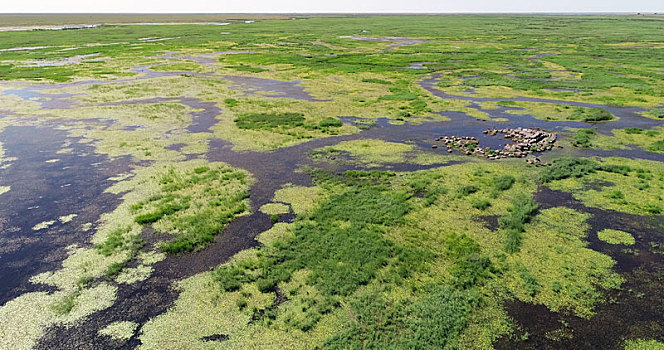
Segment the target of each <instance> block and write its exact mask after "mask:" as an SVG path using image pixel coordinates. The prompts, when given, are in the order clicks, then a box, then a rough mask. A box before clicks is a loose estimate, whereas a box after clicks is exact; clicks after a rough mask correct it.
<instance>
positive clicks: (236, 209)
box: [113, 165, 249, 253]
mask: <svg viewBox="0 0 664 350" xmlns="http://www.w3.org/2000/svg"><path fill="white" fill-rule="evenodd" d="M247 180H248V179H247V176H246V174H245V173H244V172H242V171H239V170H235V169H233V168H230V167H227V166H223V165H217V166H202V167H196V168H194V169H190V170H184V171H182V170H175V169H174V168H171V169H170V170H168V171H167V172H166V173H165V174H163V175H161V177H160V178H159V187H160V191H159V193H157V194H155V195H153V196H151V197H149V198H148V199H146V200H143V201H140V202H138V203H136V204H134V205H133V206H132V207H131V211H132V213H134V214H135V217H134V221H135V222H136V223H139V224H141V225H146V224H155V228H156V229H158V230H160V231H164V232H168V233H175V234H176V235H177V236H176V237H175V238H174V239H173V240H172V241H170V242H167V243H164V244H163V245H162V249H163V250H164V251H165V252H168V253H182V252H188V251H192V250H194V249H197V248H200V247H202V246H204V245H206V244H208V243H210V242H212V241H213V240H214V235H215V234H217V233H219V232H221V230H222V229H223V228H224V227H225V225H226V224H228V223H229V222H230V221H231V220H232V219H233V218H235V217H236V216H238V215H241V214H243V213H244V212H246V211H247V209H248V206H247V203H246V199H247V198H248V197H249V193H248V192H247V190H246V188H247V186H248V182H247ZM113 242H115V241H113ZM113 244H117V242H116V243H113Z"/></svg>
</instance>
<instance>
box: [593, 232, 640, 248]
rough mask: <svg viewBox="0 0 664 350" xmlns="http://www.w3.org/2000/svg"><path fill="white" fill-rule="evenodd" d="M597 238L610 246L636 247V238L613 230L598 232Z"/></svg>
mask: <svg viewBox="0 0 664 350" xmlns="http://www.w3.org/2000/svg"><path fill="white" fill-rule="evenodd" d="M597 238H599V239H600V240H601V241H604V242H606V243H610V244H624V245H634V243H635V241H634V236H632V235H631V234H629V233H627V232H624V231H619V230H612V229H604V230H602V231H599V232H597Z"/></svg>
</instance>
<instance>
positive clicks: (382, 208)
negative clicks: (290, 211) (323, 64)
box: [215, 172, 426, 328]
mask: <svg viewBox="0 0 664 350" xmlns="http://www.w3.org/2000/svg"><path fill="white" fill-rule="evenodd" d="M316 178H317V181H319V182H320V181H324V182H325V183H326V184H327V185H329V186H334V188H336V191H335V192H334V193H333V194H331V195H330V196H329V198H328V199H327V200H325V201H323V202H322V203H321V204H320V206H319V207H318V208H317V209H316V210H314V211H312V212H310V213H309V214H306V215H305V214H303V215H301V216H299V217H298V221H297V222H296V227H295V229H294V230H293V235H292V237H291V238H289V239H285V240H283V241H277V242H275V243H274V244H273V245H272V246H269V247H264V248H263V249H261V250H260V251H259V253H258V254H257V257H256V258H255V259H249V260H246V261H243V262H242V263H234V264H231V265H228V266H224V267H222V268H220V269H218V270H217V271H216V272H215V275H216V280H217V282H218V283H219V285H220V287H221V288H223V289H224V290H226V291H232V290H237V289H239V288H240V287H241V286H242V285H243V284H244V283H255V285H256V287H257V288H258V289H259V290H260V291H261V292H262V293H270V292H273V291H275V289H276V288H277V286H278V284H279V283H282V282H287V281H289V280H290V278H291V276H292V275H293V273H295V272H296V271H298V270H301V269H306V270H307V271H310V274H309V277H308V278H307V283H308V284H310V285H312V286H315V287H316V289H317V290H318V291H319V292H320V293H321V299H320V300H318V301H317V302H315V305H314V306H312V307H311V308H310V309H308V310H307V311H306V313H307V314H308V315H309V316H307V317H312V318H314V320H316V319H318V318H320V317H321V315H322V314H325V313H326V312H328V311H325V310H330V307H331V306H332V305H336V304H337V303H338V299H339V298H340V297H343V296H349V295H350V294H352V293H353V292H354V291H356V290H357V289H358V288H359V287H360V286H362V285H366V284H367V283H369V281H371V280H372V279H373V278H375V276H376V274H377V273H378V271H379V270H380V269H381V268H384V267H385V266H387V265H388V264H393V263H397V264H398V266H399V268H396V267H395V268H394V271H395V273H397V274H399V275H402V276H405V275H408V274H409V273H410V271H411V270H412V269H415V268H417V266H420V261H421V259H422V256H423V255H422V254H408V250H404V249H402V248H399V247H398V246H397V245H395V244H394V243H392V242H390V241H389V240H387V239H386V238H385V237H383V234H384V233H385V230H386V229H387V228H388V227H393V226H396V225H399V224H402V223H403V222H404V220H405V219H404V216H405V215H406V214H407V213H408V212H409V211H410V210H411V208H412V206H411V205H410V203H409V202H408V200H409V199H410V198H411V195H410V194H409V193H407V192H402V191H396V192H395V191H390V190H389V188H388V187H387V186H385V185H382V184H380V183H376V182H375V180H378V179H381V182H383V181H387V180H389V179H390V178H392V176H390V175H389V174H383V172H348V173H346V174H345V175H342V176H340V177H336V176H334V175H327V176H322V174H318V175H317V176H316ZM323 179H326V180H323ZM340 222H343V223H345V224H344V225H339V223H340ZM424 256H426V255H424ZM394 258H397V259H396V260H395V262H393V263H390V261H392V260H393V259H394ZM261 317H263V316H261ZM314 324H315V322H314V323H313V324H309V323H302V327H305V328H310V327H311V326H313V325H314Z"/></svg>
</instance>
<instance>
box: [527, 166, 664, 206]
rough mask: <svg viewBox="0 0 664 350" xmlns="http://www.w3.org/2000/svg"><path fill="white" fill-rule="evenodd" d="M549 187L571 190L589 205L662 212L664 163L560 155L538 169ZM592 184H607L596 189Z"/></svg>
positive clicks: (541, 178) (663, 204) (542, 179)
mask: <svg viewBox="0 0 664 350" xmlns="http://www.w3.org/2000/svg"><path fill="white" fill-rule="evenodd" d="M539 178H540V181H542V182H543V183H547V185H548V186H549V187H550V188H552V189H557V190H563V191H568V192H571V193H572V195H573V196H574V197H575V198H577V199H579V200H581V201H583V202H584V203H585V204H586V205H588V206H594V207H600V208H605V209H612V210H618V211H624V212H627V213H632V214H639V215H658V214H661V213H662V212H664V166H662V163H660V162H655V161H648V160H634V159H624V158H604V159H602V160H601V161H599V160H593V159H588V158H569V157H562V158H559V159H556V160H554V161H553V163H552V165H551V166H549V167H546V168H544V169H543V170H542V171H541V172H540V176H539ZM593 183H606V184H609V186H602V187H601V188H595V187H594V186H592V184H593Z"/></svg>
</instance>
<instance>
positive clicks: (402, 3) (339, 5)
mask: <svg viewBox="0 0 664 350" xmlns="http://www.w3.org/2000/svg"><path fill="white" fill-rule="evenodd" d="M2 3H3V4H2V6H0V12H1V13H52V12H58V13H73V12H79V13H103V12H112V13H118V12H123V13H124V12H130V13H253V12H256V13H318V12H323V13H330V12H335V13H339V12H349V13H367V12H377V13H390V12H392V13H394V12H397V13H402V12H416V13H422V12H435V13H449V12H664V0H555V1H542V0H461V1H460V0H456V1H452V0H449V1H447V0H370V1H366V0H365V1H361V0H323V1H321V0H232V1H229V0H18V1H16V0H2Z"/></svg>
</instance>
